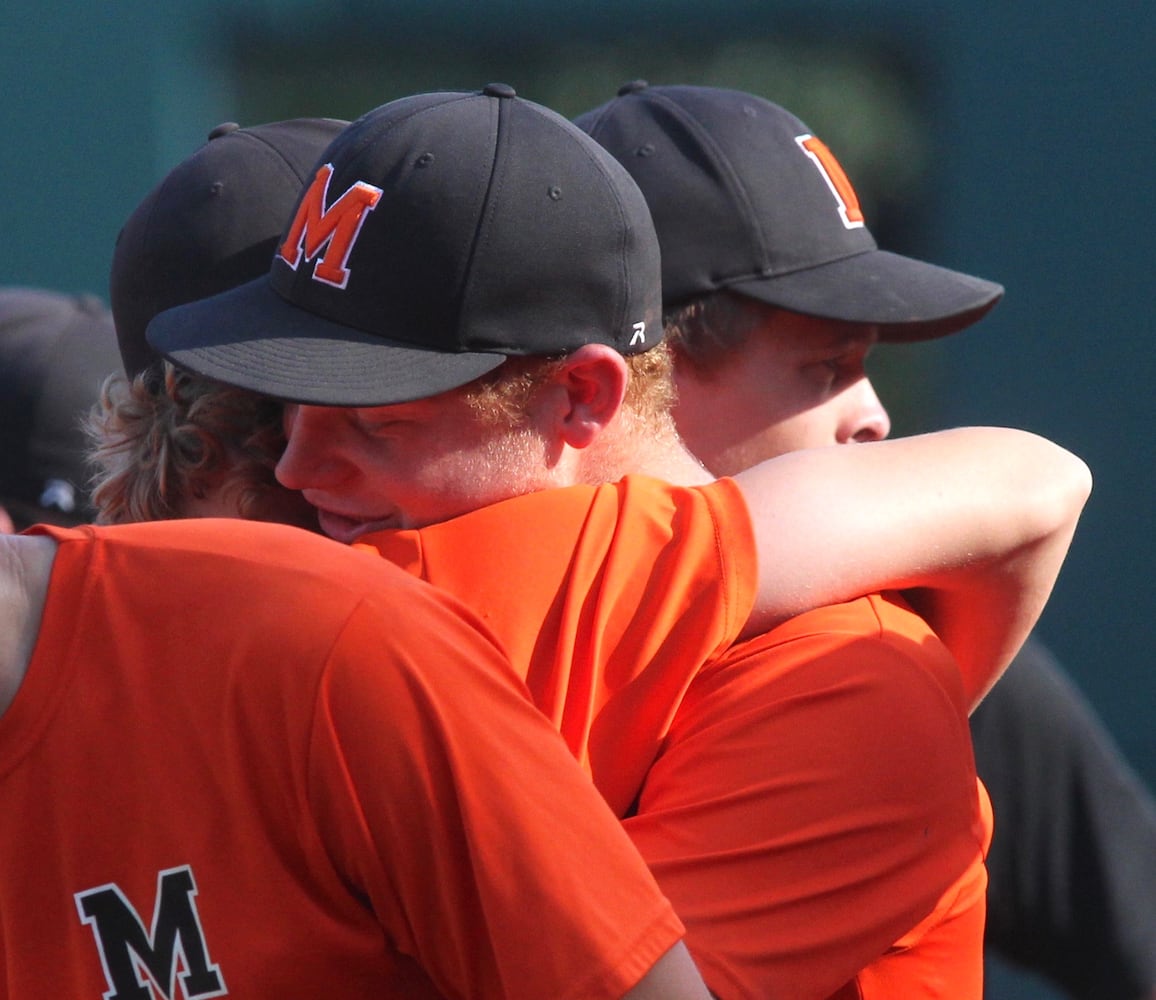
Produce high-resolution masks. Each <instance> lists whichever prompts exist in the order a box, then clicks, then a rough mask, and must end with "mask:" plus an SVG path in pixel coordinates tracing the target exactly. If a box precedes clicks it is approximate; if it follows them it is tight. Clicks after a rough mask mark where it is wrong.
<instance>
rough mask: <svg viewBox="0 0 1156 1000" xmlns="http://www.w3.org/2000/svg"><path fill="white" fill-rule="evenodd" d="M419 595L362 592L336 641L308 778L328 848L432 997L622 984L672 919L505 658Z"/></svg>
mask: <svg viewBox="0 0 1156 1000" xmlns="http://www.w3.org/2000/svg"><path fill="white" fill-rule="evenodd" d="M414 586H415V588H416V587H418V586H421V585H418V584H416V583H415V584H414ZM432 594H433V591H432V588H423V590H422V592H421V594H420V595H419V597H420V599H417V598H415V597H414V596H413V595H410V594H407V595H406V598H405V604H404V607H397V606H395V607H393V608H392V609H391V608H390V607H388V606H383V605H373V604H366V605H365V606H364V607H363V608H361V609H360V610H359V612H358V613H357V614H355V615H354V616H353V617H352V618H351V620H350V621H349V623H348V626H347V627H346V629H345V630H344V633H343V635H342V637H341V640H340V642H339V643H338V645H337V647H336V648H335V649H334V651H333V654H332V656H331V662H330V663H329V666H328V668H327V670H326V672H325V677H324V682H323V684H322V686H321V689H320V691H319V694H318V703H317V718H316V722H315V727H314V736H313V740H312V744H313V746H312V750H311V765H310V779H309V787H310V793H309V794H310V799H311V803H312V811H313V814H314V815H315V816H316V822H317V825H318V828H319V832H320V836H321V839H322V841H323V843H324V844H325V846H326V850H327V852H328V853H329V855H330V857H331V858H332V859H333V863H334V864H335V865H336V866H337V868H338V869H339V871H340V872H341V874H342V876H343V877H344V878H345V879H346V880H347V881H348V882H349V883H350V884H351V885H352V886H353V887H354V888H355V890H356V891H357V892H358V893H359V894H362V895H364V897H365V899H366V901H367V905H369V906H371V907H372V908H373V910H374V911H375V913H376V915H377V917H378V919H379V921H380V922H381V925H382V927H383V930H384V932H385V934H386V936H387V938H388V940H389V941H390V942H391V943H392V944H393V946H394V947H395V948H397V949H398V950H399V951H400V952H402V953H403V954H405V955H408V956H410V957H411V958H413V959H414V960H416V961H417V962H418V964H420V965H421V966H422V967H423V968H424V969H425V971H426V973H427V975H429V977H430V979H431V980H432V981H433V982H434V984H435V985H436V986H437V988H438V989H439V990H441V991H442V992H443V993H444V994H445V995H446V996H452V997H511V998H517V997H524V998H526V1000H529V998H541V997H560V998H564V997H576V998H577V997H583V998H586V997H617V996H620V995H621V994H622V993H624V992H626V990H628V989H629V988H630V987H632V986H633V985H634V984H635V983H636V982H637V981H638V979H640V978H641V976H642V975H643V974H644V973H645V972H646V970H648V969H649V968H650V966H651V965H652V964H653V963H654V961H655V960H656V959H657V958H658V957H659V956H660V955H662V954H663V953H664V952H665V951H666V950H668V949H669V948H670V947H671V946H672V945H673V944H674V943H675V942H676V941H677V940H679V939H680V937H681V934H682V925H681V924H680V922H679V921H678V919H677V918H676V917H675V916H674V913H673V910H672V908H671V906H670V904H669V903H668V902H667V900H666V899H665V898H664V897H663V896H662V894H661V893H660V891H659V890H658V888H657V886H656V885H655V883H654V881H653V878H652V877H651V875H650V874H649V872H648V871H647V869H646V867H645V864H644V863H643V862H642V860H641V858H640V857H639V856H638V854H637V851H636V850H635V849H634V848H633V846H632V845H631V844H630V842H629V840H628V838H627V837H626V836H625V834H624V832H623V831H622V830H621V828H620V826H619V825H618V823H617V821H616V820H615V819H614V817H613V816H612V814H611V813H610V812H609V810H608V809H607V807H606V805H605V803H604V802H603V801H602V800H601V799H600V798H599V796H598V795H597V793H596V792H595V790H594V788H593V786H592V785H591V784H590V782H589V779H588V778H587V777H586V776H585V775H584V774H583V773H582V772H581V770H580V769H579V767H578V766H577V764H576V763H575V761H574V760H573V759H572V758H571V757H570V755H569V753H568V752H567V750H566V747H565V745H564V744H563V743H562V741H561V739H560V738H559V736H558V734H557V733H556V732H554V731H553V730H552V729H551V728H550V726H549V725H548V723H547V722H546V720H545V719H544V718H543V717H542V716H541V714H540V713H539V712H537V711H536V710H535V709H534V708H533V706H532V705H531V704H530V703H529V701H528V700H527V697H526V694H525V690H524V688H523V687H522V685H521V683H520V682H519V681H518V680H517V679H516V678H515V676H514V675H513V674H512V672H511V671H510V669H509V667H508V664H507V663H506V661H505V660H504V659H502V658H501V657H500V656H499V655H498V653H497V652H496V650H495V648H494V646H493V645H492V644H491V643H490V642H489V641H488V640H485V639H483V638H482V637H481V634H480V633H479V632H478V631H477V630H476V629H475V628H474V627H473V626H472V625H469V624H466V622H465V621H464V620H463V619H462V617H461V615H459V614H458V613H457V612H456V611H455V612H454V613H451V612H450V611H449V610H448V609H447V608H446V606H445V605H444V604H443V603H442V602H441V601H440V600H435V599H434V597H433V596H431V595H432Z"/></svg>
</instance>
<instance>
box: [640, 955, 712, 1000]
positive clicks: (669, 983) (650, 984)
mask: <svg viewBox="0 0 1156 1000" xmlns="http://www.w3.org/2000/svg"><path fill="white" fill-rule="evenodd" d="M710 996H711V993H710V992H709V991H708V990H707V988H706V985H705V984H704V983H703V981H702V976H701V975H699V971H698V967H697V966H696V965H695V964H694V959H692V958H691V957H690V952H688V951H687V950H686V945H685V944H683V943H682V942H681V941H680V942H679V943H678V944H676V945H675V946H674V947H673V948H671V949H670V951H668V952H667V953H666V954H665V955H663V956H662V957H661V958H660V959H659V960H658V961H657V962H655V963H654V965H652V966H651V967H650V971H649V972H648V973H647V974H646V975H645V976H643V977H642V979H641V980H639V982H638V985H637V986H635V987H634V989H632V990H631V991H630V992H629V993H627V994H625V996H624V997H623V1000H709V998H710Z"/></svg>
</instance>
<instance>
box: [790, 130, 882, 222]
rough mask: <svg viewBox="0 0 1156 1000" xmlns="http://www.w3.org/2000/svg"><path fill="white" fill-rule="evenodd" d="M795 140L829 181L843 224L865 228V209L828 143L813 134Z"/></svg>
mask: <svg viewBox="0 0 1156 1000" xmlns="http://www.w3.org/2000/svg"><path fill="white" fill-rule="evenodd" d="M795 142H797V143H798V144H799V148H800V149H801V150H802V151H803V152H804V153H806V154H807V157H808V159H810V161H811V162H812V163H813V164H815V166H816V167H817V168H818V169H819V173H820V174H821V175H822V177H823V180H824V181H826V182H827V187H828V188H830V189H831V194H833V195H834V196H835V202H836V203H837V204H838V206H839V218H840V219H842V220H843V225H844V226H846V227H847V228H848V229H861V228H863V226H864V225H866V221H865V220H864V218H863V209H862V208H861V207H860V205H859V196H858V195H857V194H856V193H855V189H854V188H853V187H852V186H851V181H850V180H849V179H848V177H847V175H846V174H845V173H844V172H843V168H842V167H841V166H840V165H839V161H838V160H836V159H835V154H834V153H832V152H831V150H829V149H828V148H827V145H826V143H824V142H823V141H822V140H821V139H816V138H815V137H814V136H813V135H797V136H795Z"/></svg>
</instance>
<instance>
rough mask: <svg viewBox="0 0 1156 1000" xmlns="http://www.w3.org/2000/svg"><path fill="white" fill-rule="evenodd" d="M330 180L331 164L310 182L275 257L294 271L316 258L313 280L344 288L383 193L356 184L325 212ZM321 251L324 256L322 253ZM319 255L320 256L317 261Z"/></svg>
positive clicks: (365, 185) (321, 169)
mask: <svg viewBox="0 0 1156 1000" xmlns="http://www.w3.org/2000/svg"><path fill="white" fill-rule="evenodd" d="M332 176H333V164H332V163H326V164H324V165H322V166H321V167H320V168H319V169H318V171H317V173H316V175H315V176H314V178H313V182H312V183H311V184H310V185H309V187H308V189H307V190H306V191H305V194H304V195H303V196H302V198H301V204H300V205H299V206H298V207H297V214H296V215H295V216H294V217H293V225H291V226H290V227H289V232H288V234H287V235H286V236H285V242H283V243H282V244H281V249H280V250H278V251H277V253H278V256H280V258H281V259H282V260H283V261H285V263H286V264H288V265H289V266H290V267H291V268H293V270H294V271H296V270H297V265H298V264H300V263H301V258H302V257H303V256H304V258H305V259H306V260H313V259H314V258H316V260H317V263H316V264H315V265H314V267H313V278H314V280H315V281H322V282H324V283H325V284H327V285H333V286H334V287H336V288H344V287H345V285H346V283H347V282H348V281H349V268H348V267H347V266H346V265H348V263H349V255H350V253H352V252H353V245H354V243H356V242H357V237H358V234H359V233H360V232H361V226H362V224H363V223H364V222H365V217H366V216H367V215H369V213H370V212H372V211H373V209H374V208H375V207H376V205H377V202H378V200H379V199H380V198H381V195H382V190H381V188H379V187H374V186H373V185H372V184H366V183H364V182H363V181H357V182H356V183H355V184H353V185H352V186H351V187H350V188H349V190H347V191H346V192H345V193H344V194H343V195H342V196H341V197H340V198H338V199H337V200H336V201H335V202H334V203H333V204H332V205H330V206H329V207H328V208H326V207H325V202H326V197H327V195H328V194H329V179H330V178H331V177H332ZM322 251H324V253H322ZM318 254H321V256H320V257H318Z"/></svg>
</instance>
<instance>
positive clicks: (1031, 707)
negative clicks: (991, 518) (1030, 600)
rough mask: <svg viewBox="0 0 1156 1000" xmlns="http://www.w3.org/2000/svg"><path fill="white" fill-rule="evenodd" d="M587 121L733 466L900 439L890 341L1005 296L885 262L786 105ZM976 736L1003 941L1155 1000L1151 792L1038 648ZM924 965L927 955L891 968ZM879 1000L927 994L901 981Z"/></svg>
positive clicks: (692, 415) (696, 392)
mask: <svg viewBox="0 0 1156 1000" xmlns="http://www.w3.org/2000/svg"><path fill="white" fill-rule="evenodd" d="M577 123H578V124H579V125H580V126H581V127H582V128H583V129H585V130H586V131H588V132H589V133H590V134H591V135H592V136H593V137H594V138H596V139H598V141H599V142H600V143H601V144H602V145H603V146H604V147H605V148H606V149H608V150H609V151H610V152H611V153H613V154H614V156H615V157H616V158H617V159H618V160H619V162H621V163H622V165H623V166H624V167H625V168H626V169H627V170H628V171H629V172H630V173H631V176H632V177H633V178H634V179H635V180H636V181H637V182H638V184H639V186H640V187H641V189H642V191H643V193H644V195H645V196H646V199H647V203H648V205H649V206H650V209H651V214H652V216H653V218H654V221H655V227H656V230H657V233H658V238H659V243H660V245H661V248H662V262H663V308H664V313H665V327H666V334H667V338H668V339H669V341H670V342H671V344H672V350H673V354H674V359H675V378H676V381H677V383H678V388H679V395H678V404H677V407H676V409H675V418H676V421H677V424H678V429H679V432H680V434H681V435H682V437H683V439H684V440H685V441H687V442H688V444H689V445H690V447H691V449H692V450H693V451H694V452H695V454H696V455H697V457H698V458H700V459H701V460H702V461H703V463H704V464H705V465H706V466H707V468H708V469H710V471H711V472H713V473H714V474H716V475H728V474H733V473H735V472H736V471H738V470H741V469H743V468H746V467H748V466H750V465H753V464H755V463H757V462H760V461H764V460H766V459H768V458H771V457H773V456H775V455H780V454H783V453H785V452H789V451H793V450H796V449H801V448H807V447H821V446H825V445H830V444H841V443H853V442H863V441H873V440H879V439H881V438H884V437H886V436H887V434H888V431H889V429H890V422H889V419H888V415H887V411H886V409H885V408H884V407H883V405H882V404H881V403H880V401H879V398H878V397H877V396H876V394H875V391H874V388H873V386H872V384H871V381H870V379H869V378H868V377H867V375H866V371H865V364H866V360H867V357H868V355H869V354H870V352H871V350H872V349H873V347H874V346H875V344H876V343H877V342H878V341H884V342H907V341H913V340H921V339H928V338H931V337H937V336H943V335H946V334H950V333H952V332H955V331H957V330H959V329H961V328H963V327H966V326H968V325H970V324H972V323H975V322H976V321H978V320H979V319H980V318H982V317H983V316H984V315H985V314H986V313H987V312H988V311H989V310H990V309H992V308H993V307H994V306H995V304H996V303H997V302H998V301H999V299H1000V297H1001V296H1002V294H1003V289H1002V288H1001V287H1000V286H998V285H996V284H993V283H991V282H987V281H983V280H982V279H979V278H975V277H972V276H970V275H965V274H960V273H959V272H955V271H950V270H947V269H945V268H941V267H936V266H933V265H931V264H928V263H925V262H923V261H918V260H913V259H911V258H909V257H904V256H901V255H898V254H893V253H887V252H884V251H880V250H879V249H878V248H877V247H876V244H875V242H874V240H873V238H872V236H871V233H870V231H869V230H868V229H867V228H866V225H865V224H864V221H863V218H862V211H861V209H860V208H859V204H858V198H857V197H856V195H855V190H854V188H853V187H852V186H851V183H850V181H849V180H848V179H847V177H846V174H845V173H844V171H843V170H842V168H841V167H840V166H839V163H838V161H837V160H836V159H835V158H834V156H833V154H832V153H831V152H830V150H829V149H827V147H826V146H825V145H824V144H823V143H822V142H821V140H820V139H818V138H817V137H816V136H815V135H814V134H813V131H812V130H811V129H810V128H808V127H807V126H806V125H805V124H804V123H803V122H801V121H800V120H799V119H798V118H796V117H795V116H794V115H792V114H790V113H789V112H788V111H786V110H785V109H784V108H782V107H780V106H778V105H776V104H773V103H772V102H770V101H766V100H764V99H762V98H759V97H756V96H754V95H752V94H747V93H742V92H739V91H734V90H726V89H718V88H708V87H691V86H661V87H650V86H648V85H647V84H646V83H645V82H643V81H636V82H634V83H632V84H628V85H626V86H625V87H623V88H622V90H621V91H620V92H619V95H618V97H617V98H616V99H614V100H612V101H609V102H608V103H606V104H604V105H602V106H600V107H599V108H596V109H594V110H592V111H590V112H588V113H587V114H585V115H582V116H580V117H579V118H578V119H577ZM642 151H645V153H646V155H641V153H642ZM971 731H972V735H973V738H974V740H975V748H976V755H977V761H978V764H979V773H980V776H981V777H983V778H984V779H985V784H986V786H987V788H988V790H989V791H991V793H992V795H991V797H992V799H993V802H994V811H995V817H996V823H997V833H996V836H995V838H994V840H993V847H992V849H991V850H990V851H989V853H988V857H987V867H988V869H989V872H990V873H991V876H992V878H991V885H990V887H989V891H988V896H987V905H988V918H987V923H986V932H987V942H988V944H989V946H991V945H994V946H995V948H996V950H998V951H1002V952H1003V953H1004V954H1006V955H1009V956H1011V957H1012V958H1013V959H1014V960H1016V961H1018V962H1021V963H1024V964H1027V965H1028V966H1029V967H1031V968H1033V969H1035V970H1037V971H1040V972H1043V973H1045V974H1046V975H1048V977H1049V978H1050V979H1052V980H1053V981H1054V982H1057V983H1059V984H1062V985H1063V986H1064V988H1065V989H1067V990H1068V991H1069V992H1071V993H1072V995H1074V996H1080V997H1087V998H1089V1000H1090V998H1092V997H1104V996H1109V995H1111V996H1121V997H1123V996H1135V997H1138V996H1141V995H1146V994H1147V993H1148V992H1150V991H1151V990H1152V989H1153V987H1154V985H1156V806H1154V805H1153V803H1152V801H1151V797H1150V796H1149V795H1148V794H1147V792H1146V791H1145V790H1144V789H1143V788H1142V786H1141V785H1140V783H1139V782H1138V781H1137V779H1136V778H1135V776H1134V775H1133V774H1132V772H1131V769H1130V768H1129V767H1128V766H1127V764H1126V763H1125V762H1124V761H1123V760H1122V759H1121V758H1120V756H1119V754H1118V751H1116V750H1115V749H1114V748H1113V747H1112V745H1111V741H1110V739H1109V738H1108V737H1107V734H1106V733H1105V732H1104V731H1103V727H1102V726H1101V725H1100V724H1099V723H1098V721H1097V720H1096V719H1095V718H1094V716H1093V715H1092V713H1091V709H1090V707H1089V706H1088V705H1087V704H1086V703H1085V702H1084V701H1083V700H1082V699H1081V698H1080V697H1079V695H1078V693H1077V692H1076V691H1075V690H1074V689H1073V687H1072V686H1071V685H1070V684H1069V683H1068V682H1067V681H1066V680H1065V679H1064V678H1063V677H1062V675H1058V674H1057V668H1056V666H1055V664H1054V661H1053V660H1052V658H1051V656H1050V654H1048V653H1047V651H1046V650H1043V649H1042V648H1041V647H1040V645H1039V643H1038V641H1035V640H1031V641H1029V643H1028V644H1027V645H1026V646H1025V647H1024V649H1023V650H1022V652H1021V653H1020V654H1019V655H1018V656H1017V658H1016V661H1015V663H1014V664H1013V669H1012V670H1010V671H1009V674H1008V675H1007V676H1006V677H1005V678H1004V679H1003V680H1002V681H1001V683H1000V684H999V685H997V686H996V688H995V689H994V691H993V692H992V695H991V696H990V697H989V698H988V699H987V700H986V701H985V702H984V704H983V705H982V706H980V709H979V711H978V712H977V714H976V715H975V716H974V717H973V719H972V725H971ZM1073 788H1078V789H1079V791H1075V792H1074V791H1072V789H1073ZM1057 789H1060V790H1059V791H1057ZM1077 884H1078V886H1079V888H1078V889H1077V888H1076V886H1077ZM910 960H911V952H910V951H909V952H906V953H904V954H903V955H902V956H900V957H898V958H895V959H889V960H888V961H890V962H891V963H892V964H893V965H903V964H909V963H910ZM870 971H871V970H867V972H866V973H865V974H864V975H866V974H867V973H869V972H870ZM860 978H861V979H862V978H863V977H860ZM865 995H872V994H871V993H870V992H869V991H865ZM879 995H883V996H895V995H907V991H906V990H905V989H903V988H902V987H901V984H900V983H896V982H894V981H892V982H889V983H887V984H885V988H882V989H881V990H880V991H879Z"/></svg>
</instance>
